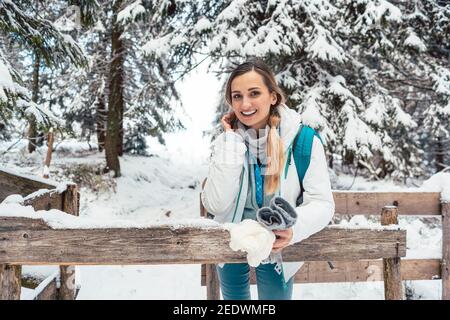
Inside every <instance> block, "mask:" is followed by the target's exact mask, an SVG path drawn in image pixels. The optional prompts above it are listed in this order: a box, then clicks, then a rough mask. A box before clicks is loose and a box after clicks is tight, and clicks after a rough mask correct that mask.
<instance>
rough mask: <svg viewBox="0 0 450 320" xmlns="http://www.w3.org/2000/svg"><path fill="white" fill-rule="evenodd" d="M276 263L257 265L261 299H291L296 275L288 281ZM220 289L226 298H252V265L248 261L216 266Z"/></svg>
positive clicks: (259, 296) (257, 281) (259, 297)
mask: <svg viewBox="0 0 450 320" xmlns="http://www.w3.org/2000/svg"><path fill="white" fill-rule="evenodd" d="M274 267H275V264H271V263H267V264H260V265H259V266H258V267H256V269H255V271H256V284H257V287H258V299H259V300H290V299H292V289H293V284H294V277H291V279H289V281H288V282H287V283H285V281H284V277H283V274H278V273H277V272H276V271H275V269H274ZM216 269H217V273H218V275H219V281H220V290H221V291H222V296H223V298H224V300H250V299H251V297H250V267H249V265H248V264H247V263H226V264H225V265H224V266H223V268H220V267H219V266H216Z"/></svg>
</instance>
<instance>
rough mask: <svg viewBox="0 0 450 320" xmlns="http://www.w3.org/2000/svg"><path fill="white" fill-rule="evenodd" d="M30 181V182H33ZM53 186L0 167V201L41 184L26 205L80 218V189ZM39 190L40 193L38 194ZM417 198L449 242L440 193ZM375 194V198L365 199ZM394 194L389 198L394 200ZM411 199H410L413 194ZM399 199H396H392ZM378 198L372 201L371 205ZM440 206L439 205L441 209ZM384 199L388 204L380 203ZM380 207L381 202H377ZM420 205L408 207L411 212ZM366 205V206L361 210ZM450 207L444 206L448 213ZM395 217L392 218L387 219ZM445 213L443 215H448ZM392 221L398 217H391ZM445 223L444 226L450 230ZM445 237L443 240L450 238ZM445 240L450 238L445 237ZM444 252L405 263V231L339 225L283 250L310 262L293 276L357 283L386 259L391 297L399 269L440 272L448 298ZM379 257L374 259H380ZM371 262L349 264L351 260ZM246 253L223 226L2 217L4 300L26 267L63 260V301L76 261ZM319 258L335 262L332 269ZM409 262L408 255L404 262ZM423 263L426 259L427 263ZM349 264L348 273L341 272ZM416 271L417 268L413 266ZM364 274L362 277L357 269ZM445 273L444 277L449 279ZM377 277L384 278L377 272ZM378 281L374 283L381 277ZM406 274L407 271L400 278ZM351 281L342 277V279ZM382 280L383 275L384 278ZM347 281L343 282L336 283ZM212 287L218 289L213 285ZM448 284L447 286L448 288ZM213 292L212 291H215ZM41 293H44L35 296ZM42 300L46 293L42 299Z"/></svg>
mask: <svg viewBox="0 0 450 320" xmlns="http://www.w3.org/2000/svg"><path fill="white" fill-rule="evenodd" d="M30 185H32V187H30ZM56 187H57V186H56V185H52V184H46V182H43V181H36V180H35V179H31V178H27V177H18V176H16V175H14V174H12V173H8V172H2V171H1V170H0V190H1V191H0V201H2V200H3V199H4V198H5V197H6V196H7V195H9V194H21V195H24V196H26V195H27V194H29V193H30V192H34V191H36V190H39V189H52V190H49V191H47V192H40V193H38V196H28V197H26V198H25V204H28V205H32V206H33V207H34V208H35V209H36V210H48V209H52V208H55V209H60V210H62V211H65V212H67V213H69V214H74V215H78V207H79V193H78V191H77V187H76V185H74V184H69V185H68V187H67V189H66V190H65V191H64V192H62V193H58V192H57V191H56V190H55V188H56ZM35 195H36V194H35ZM408 195H409V194H406V195H405V196H404V197H398V194H391V193H389V194H381V193H376V194H375V193H335V199H336V211H337V212H339V213H343V214H355V213H359V212H367V210H369V209H368V208H370V210H372V211H370V210H369V211H368V212H369V213H370V214H374V213H375V210H377V209H378V210H379V211H378V213H379V212H380V211H381V209H380V208H381V207H382V206H383V205H384V204H394V205H397V206H398V208H399V210H402V208H404V207H405V206H408V201H406V202H404V200H409V199H410V198H408ZM414 195H415V197H413V198H414V201H415V202H414V203H416V204H417V206H421V207H419V211H413V212H416V213H415V214H418V213H419V212H420V213H421V214H424V213H425V212H424V211H420V210H421V209H420V208H427V212H428V213H429V214H430V212H429V211H428V210H431V209H429V208H434V209H433V210H434V211H431V212H432V213H431V214H436V212H440V210H442V215H443V232H444V236H447V238H445V239H448V225H447V224H448V215H449V213H448V206H447V205H446V204H443V207H442V208H441V206H440V204H439V194H437V193H434V194H431V193H430V194H429V195H431V196H432V197H433V198H432V199H433V200H432V201H431V202H432V203H430V201H429V199H430V197H429V196H426V197H424V198H423V199H425V200H426V199H428V200H427V201H425V202H424V204H421V202H420V201H416V200H417V199H419V200H420V197H422V196H424V194H419V193H415V194H414ZM369 197H370V198H374V199H375V200H372V201H371V202H370V203H369V202H368V201H367V199H368V198H369ZM389 197H391V198H389ZM410 200H413V199H410ZM393 201H397V202H393ZM374 203H375V204H374ZM436 203H437V206H436ZM382 204H383V205H382ZM379 205H380V206H381V207H378V208H377V206H379ZM417 206H416V207H415V206H412V207H408V208H411V209H410V210H413V209H417ZM360 208H364V209H360ZM446 210H447V211H446ZM383 211H384V217H385V218H384V219H385V221H384V223H385V224H391V223H392V222H393V221H394V220H395V214H396V209H395V208H385V209H384V210H383ZM389 217H391V220H389ZM445 217H447V218H446V219H444V218H445ZM392 219H394V220H392ZM445 226H447V227H445ZM445 239H444V240H445ZM445 243H448V241H447V242H445ZM443 247H444V248H443V250H444V251H445V250H447V251H446V252H447V255H443V258H444V259H443V260H442V261H440V262H439V261H436V260H418V261H410V263H406V269H405V263H402V264H400V257H404V256H405V254H406V232H405V231H404V230H394V229H392V228H388V227H387V228H380V229H371V228H358V229H355V228H351V229H345V228H339V227H332V226H331V227H327V228H325V229H324V230H322V231H320V232H318V233H316V234H314V235H313V236H311V237H310V238H308V239H306V240H304V241H302V242H301V243H298V244H295V245H293V246H290V247H288V248H286V249H285V250H284V251H283V252H284V253H283V258H284V260H285V261H310V262H308V263H305V266H304V267H303V268H302V269H301V270H300V272H299V273H297V275H296V281H297V282H298V281H299V280H300V281H302V282H330V281H324V280H327V279H328V278H327V277H329V279H334V280H335V279H336V278H339V277H341V279H342V277H348V276H349V275H352V277H356V281H361V280H368V278H369V276H370V274H369V276H368V273H369V271H368V270H369V269H370V268H371V267H373V268H374V269H376V270H380V268H381V263H383V262H384V270H383V272H382V273H384V274H385V275H386V274H387V275H388V277H386V276H384V281H385V284H386V285H385V289H386V290H387V293H386V298H387V299H401V286H400V281H401V278H400V268H401V272H402V275H403V274H404V273H406V274H415V276H414V277H416V278H426V279H430V278H431V277H432V276H434V275H438V276H440V277H441V278H442V280H443V293H446V294H447V296H444V295H443V298H448V291H449V290H448V283H449V282H448V277H449V276H448V269H445V270H444V269H442V271H441V270H439V269H440V268H439V267H444V266H447V264H445V263H444V262H445V261H447V262H448V258H449V255H448V250H449V248H448V245H447V246H443ZM381 258H383V262H382V261H373V259H381ZM363 259H364V260H367V259H372V260H368V261H367V262H364V261H360V262H358V263H353V262H352V263H349V262H347V261H348V260H363ZM243 261H246V254H245V253H242V252H234V251H232V250H231V249H230V248H229V233H228V231H226V230H224V229H222V228H221V227H205V226H201V227H200V226H199V227H178V226H175V225H173V226H161V227H151V228H103V229H52V228H50V227H49V226H48V225H47V224H46V223H45V222H44V221H43V220H41V219H29V218H19V217H0V299H19V298H20V287H21V286H20V283H21V279H20V278H21V276H20V273H21V266H22V265H60V269H61V277H60V279H58V280H59V283H60V289H59V290H58V296H57V297H58V298H59V299H74V298H75V286H74V283H75V278H74V277H75V272H74V267H73V266H74V265H87V264H89V265H126V264H130V265H136V264H176V263H181V264H187V263H193V264H205V265H207V266H208V267H206V268H204V269H210V270H212V271H213V268H212V267H211V266H212V265H213V264H216V263H223V262H243ZM321 261H332V262H333V266H334V269H333V271H332V272H330V271H329V270H327V269H326V266H325V264H324V263H322V262H321ZM406 261H408V260H406ZM423 262H425V264H424V263H423ZM343 269H344V270H343ZM408 270H414V271H408ZM358 272H360V273H359V274H360V275H359V276H358V275H357V273H358ZM444 275H445V276H444ZM213 276H214V273H213V272H206V274H205V275H204V278H203V280H204V281H203V282H204V283H206V281H208V282H209V283H210V285H209V286H208V298H214V297H217V289H218V286H217V281H214V277H213ZM373 276H374V277H375V278H376V277H378V278H379V275H377V274H374V275H373ZM378 278H377V279H375V280H378ZM403 279H405V278H404V275H403ZM347 280H351V279H350V278H345V281H347ZM369 280H370V279H369ZM379 280H381V279H379ZM56 281H57V279H55V280H54V281H53V280H52V281H47V282H48V286H46V288H45V289H44V290H43V291H42V294H44V293H45V294H46V296H47V297H55V296H56V295H55V294H52V292H53V291H52V290H54V289H51V288H56ZM338 281H342V280H338ZM214 286H215V289H214ZM446 288H447V289H446ZM214 294H215V296H214ZM38 298H39V297H38ZM40 298H43V296H41V297H40Z"/></svg>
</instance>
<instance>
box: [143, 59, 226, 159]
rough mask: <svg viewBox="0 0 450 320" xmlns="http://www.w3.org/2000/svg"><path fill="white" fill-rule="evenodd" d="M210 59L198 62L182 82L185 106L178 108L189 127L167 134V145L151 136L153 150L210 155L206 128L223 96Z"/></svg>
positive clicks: (177, 156) (185, 155) (182, 156)
mask: <svg viewBox="0 0 450 320" xmlns="http://www.w3.org/2000/svg"><path fill="white" fill-rule="evenodd" d="M206 69H207V62H206V61H205V62H204V63H202V64H201V65H200V66H198V67H197V68H196V69H195V70H193V71H192V73H191V74H190V75H189V76H188V77H186V79H184V81H183V82H180V83H179V84H178V85H177V87H178V89H179V92H180V95H181V100H182V102H183V106H184V109H185V114H183V112H181V110H180V111H177V113H176V115H177V117H178V118H179V119H181V121H182V123H183V125H184V126H185V127H186V130H181V131H179V132H176V133H170V134H166V135H165V139H166V147H167V149H166V150H165V149H163V148H161V147H160V146H157V145H156V144H155V140H154V139H150V141H151V142H150V152H151V153H154V152H158V151H159V152H169V153H170V154H171V155H172V158H174V160H176V161H182V162H187V163H188V162H190V161H206V158H207V157H208V155H209V145H210V138H209V137H202V134H203V131H205V130H210V129H212V122H213V120H214V113H215V107H216V106H217V100H218V99H219V96H218V92H219V88H220V85H219V81H218V80H217V79H216V78H215V76H214V74H213V73H208V72H207V70H206Z"/></svg>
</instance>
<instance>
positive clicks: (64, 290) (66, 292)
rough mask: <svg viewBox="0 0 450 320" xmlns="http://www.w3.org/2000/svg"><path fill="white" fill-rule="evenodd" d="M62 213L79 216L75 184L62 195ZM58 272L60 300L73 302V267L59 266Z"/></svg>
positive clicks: (74, 291)
mask: <svg viewBox="0 0 450 320" xmlns="http://www.w3.org/2000/svg"><path fill="white" fill-rule="evenodd" d="M62 211H64V212H66V213H68V214H71V215H74V216H78V215H79V192H78V188H77V185H76V184H69V185H68V186H67V189H66V191H64V193H63V204H62ZM59 271H60V287H59V294H58V296H59V299H60V300H75V298H76V288H75V266H59Z"/></svg>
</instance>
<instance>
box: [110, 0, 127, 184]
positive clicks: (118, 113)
mask: <svg viewBox="0 0 450 320" xmlns="http://www.w3.org/2000/svg"><path fill="white" fill-rule="evenodd" d="M121 3H122V1H121V0H118V1H116V2H114V5H113V14H114V17H113V27H112V33H111V63H110V69H109V73H110V76H109V99H108V123H107V129H106V139H105V153H106V165H107V167H108V169H109V170H114V177H120V175H121V174H120V162H119V155H120V153H119V151H120V150H119V146H121V145H122V144H121V143H120V141H119V140H120V138H121V134H120V131H121V128H122V119H123V114H122V113H123V102H124V101H123V60H124V47H123V43H122V40H121V39H120V36H121V35H122V32H123V27H122V26H120V25H119V24H118V23H116V20H117V13H118V11H119V9H120V6H121Z"/></svg>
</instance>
